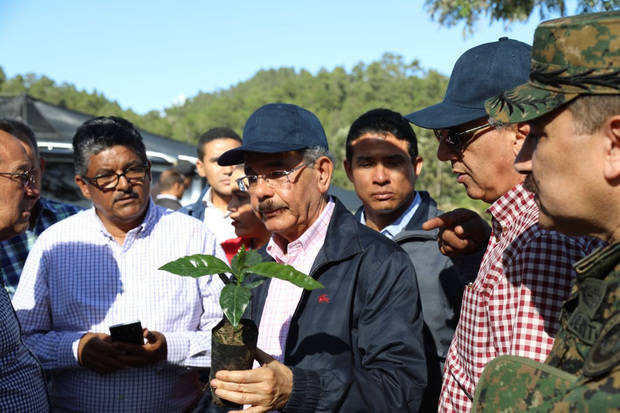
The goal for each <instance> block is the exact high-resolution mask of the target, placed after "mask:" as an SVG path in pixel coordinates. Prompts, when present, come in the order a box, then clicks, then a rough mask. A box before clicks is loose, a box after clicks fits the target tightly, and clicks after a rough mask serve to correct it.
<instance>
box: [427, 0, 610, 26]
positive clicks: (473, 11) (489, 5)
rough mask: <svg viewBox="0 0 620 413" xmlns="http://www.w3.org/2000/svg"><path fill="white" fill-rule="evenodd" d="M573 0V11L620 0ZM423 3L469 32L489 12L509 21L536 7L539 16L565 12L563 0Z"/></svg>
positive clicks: (436, 0)
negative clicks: (574, 2)
mask: <svg viewBox="0 0 620 413" xmlns="http://www.w3.org/2000/svg"><path fill="white" fill-rule="evenodd" d="M576 3H577V4H576V10H574V13H575V14H580V13H589V12H595V11H611V10H617V9H618V8H619V7H620V0H577V2H576ZM425 7H426V9H427V11H428V13H429V14H430V15H431V17H432V18H433V19H437V21H438V22H439V24H441V25H443V26H447V27H451V26H456V25H457V24H460V23H463V25H464V27H465V29H466V30H469V32H472V31H473V28H474V25H475V23H476V22H478V21H479V20H480V19H481V18H482V17H483V16H488V17H489V19H490V21H491V22H494V21H499V22H502V23H504V25H508V23H511V22H514V21H525V20H527V19H528V18H529V17H530V16H531V15H532V13H533V12H534V10H538V12H539V14H540V18H541V19H547V18H551V17H553V16H565V15H566V13H567V10H566V1H565V0H426V1H425Z"/></svg>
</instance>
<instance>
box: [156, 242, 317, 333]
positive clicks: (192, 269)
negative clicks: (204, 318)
mask: <svg viewBox="0 0 620 413" xmlns="http://www.w3.org/2000/svg"><path fill="white" fill-rule="evenodd" d="M231 267H232V268H231ZM231 267H229V266H228V264H226V263H225V262H224V261H222V260H220V259H219V258H217V257H214V256H212V255H202V254H196V255H188V256H185V257H181V258H179V259H177V260H174V261H170V262H169V263H167V264H164V265H162V266H161V267H160V268H159V269H160V270H164V271H168V272H171V273H173V274H177V275H181V276H188V277H201V276H203V275H213V274H223V273H226V272H227V273H230V274H232V277H231V282H230V283H229V284H226V285H225V286H224V288H223V289H222V292H221V294H220V307H222V311H223V312H224V315H226V318H227V319H228V321H230V324H232V326H233V327H234V328H237V327H238V326H239V321H240V320H241V317H242V316H243V313H244V312H245V309H246V308H247V306H248V304H249V303H250V299H251V298H252V289H253V288H256V287H258V286H259V285H261V284H262V283H263V282H264V281H265V279H264V278H263V279H258V280H254V281H251V282H246V278H247V277H248V276H249V275H252V274H257V275H260V276H263V277H270V278H279V279H281V280H285V281H290V282H292V283H293V284H295V285H296V286H298V287H301V288H305V289H306V290H315V289H317V288H323V285H322V284H321V283H320V282H318V281H317V280H315V279H314V278H312V277H309V276H307V275H306V274H304V273H302V272H299V271H297V270H296V269H294V268H293V267H291V266H290V265H282V264H278V263H275V262H262V257H261V256H260V254H258V253H257V252H256V251H253V250H246V249H245V248H243V247H241V249H240V250H239V252H237V254H235V256H234V257H233V259H232V262H231Z"/></svg>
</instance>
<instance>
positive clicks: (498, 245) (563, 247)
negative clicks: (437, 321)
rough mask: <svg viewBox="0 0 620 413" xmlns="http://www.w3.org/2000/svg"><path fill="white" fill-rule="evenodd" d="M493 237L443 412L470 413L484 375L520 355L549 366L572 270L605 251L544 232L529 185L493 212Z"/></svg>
mask: <svg viewBox="0 0 620 413" xmlns="http://www.w3.org/2000/svg"><path fill="white" fill-rule="evenodd" d="M487 211H488V212H489V213H490V214H491V215H492V224H493V225H492V232H491V237H490V239H489V245H488V246H487V249H486V252H485V255H484V257H483V259H482V264H481V265H480V270H479V272H478V276H477V278H476V281H475V282H474V283H473V284H470V285H468V286H467V287H466V288H465V292H464V294H463V304H462V307H461V318H460V319H459V324H458V327H457V329H456V332H455V334H454V338H453V339H452V344H451V346H450V350H449V352H448V357H447V359H446V365H445V370H444V381H443V387H442V389H441V398H440V400H439V411H440V412H468V411H470V410H471V401H472V399H473V396H474V391H475V388H476V384H477V383H478V379H479V378H480V374H481V373H482V370H483V369H484V367H485V366H486V364H487V363H488V362H489V361H491V360H492V359H494V358H495V357H497V356H500V355H503V354H512V355H517V356H522V357H527V358H530V359H533V360H536V361H539V362H543V361H544V360H545V358H546V357H547V354H549V352H550V351H551V346H552V345H553V337H554V336H555V334H556V333H557V331H558V329H559V315H560V309H561V306H562V303H563V301H564V300H565V299H566V298H568V295H569V292H570V285H571V282H572V279H573V277H574V275H575V274H574V271H573V268H572V263H574V262H575V261H577V260H579V259H581V258H582V257H584V256H585V255H587V254H588V253H589V252H590V251H593V250H594V249H595V248H597V247H599V246H600V245H601V244H600V242H599V241H596V240H595V239H593V238H587V237H583V238H576V237H567V236H564V235H562V234H559V233H557V232H554V231H547V230H543V229H541V228H540V227H539V226H538V207H537V206H536V204H535V202H534V197H533V195H532V194H531V193H530V192H528V191H526V190H525V189H524V188H523V186H522V185H517V186H516V187H515V188H513V189H511V190H510V191H508V192H507V193H506V194H504V195H503V196H502V197H501V198H499V199H498V200H497V201H495V202H494V203H493V204H492V205H491V206H490V207H489V209H488V210H487Z"/></svg>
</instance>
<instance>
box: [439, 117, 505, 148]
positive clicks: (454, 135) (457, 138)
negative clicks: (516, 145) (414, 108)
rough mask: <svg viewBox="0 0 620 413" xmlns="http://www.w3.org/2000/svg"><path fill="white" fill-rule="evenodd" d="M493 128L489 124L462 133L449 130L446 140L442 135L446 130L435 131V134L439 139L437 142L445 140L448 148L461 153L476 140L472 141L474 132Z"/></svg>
mask: <svg viewBox="0 0 620 413" xmlns="http://www.w3.org/2000/svg"><path fill="white" fill-rule="evenodd" d="M491 127H493V125H491V124H490V123H489V122H487V123H485V124H484V125H480V126H476V127H473V128H471V129H467V130H464V131H460V132H457V131H455V130H452V129H448V133H446V134H445V138H444V134H443V133H442V131H443V130H445V129H433V132H434V133H435V137H436V138H437V140H439V141H441V139H442V138H443V140H444V142H445V143H446V144H447V145H448V146H451V147H452V149H454V150H456V151H461V150H463V149H465V148H466V147H467V145H469V144H470V143H472V142H473V141H474V140H475V139H472V137H473V136H474V132H476V131H479V130H481V129H485V128H491ZM478 136H480V135H478Z"/></svg>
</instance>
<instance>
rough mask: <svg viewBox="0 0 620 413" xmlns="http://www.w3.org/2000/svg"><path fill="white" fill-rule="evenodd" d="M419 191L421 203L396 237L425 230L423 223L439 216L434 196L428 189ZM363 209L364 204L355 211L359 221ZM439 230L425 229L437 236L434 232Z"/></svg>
mask: <svg viewBox="0 0 620 413" xmlns="http://www.w3.org/2000/svg"><path fill="white" fill-rule="evenodd" d="M417 192H418V194H420V198H421V202H420V205H419V206H418V209H417V211H416V212H415V214H413V217H411V220H410V221H409V223H408V224H407V225H406V226H405V229H404V230H403V231H401V232H400V233H398V234H396V236H395V237H394V239H396V238H398V237H399V236H400V235H402V234H404V233H405V232H409V231H424V230H423V229H422V224H423V223H424V222H425V221H427V220H428V219H430V218H432V217H434V216H437V213H438V210H437V203H436V202H435V201H434V200H433V198H431V196H430V195H429V193H428V192H426V191H417ZM363 210H364V206H361V207H359V209H358V210H357V211H356V212H355V219H356V220H357V222H359V221H360V218H361V216H362V211H363ZM437 231H438V230H433V231H425V232H428V233H429V234H433V236H435V235H436V234H434V232H437Z"/></svg>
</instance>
